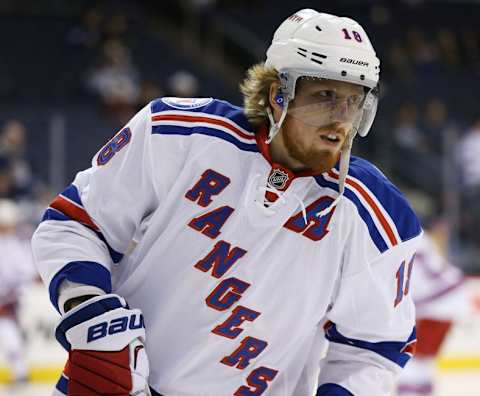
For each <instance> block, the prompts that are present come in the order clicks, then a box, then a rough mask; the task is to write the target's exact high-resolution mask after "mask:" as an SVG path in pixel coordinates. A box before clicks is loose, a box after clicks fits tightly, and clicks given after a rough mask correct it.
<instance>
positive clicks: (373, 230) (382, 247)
mask: <svg viewBox="0 0 480 396" xmlns="http://www.w3.org/2000/svg"><path fill="white" fill-rule="evenodd" d="M315 180H316V181H317V183H318V184H319V185H320V186H322V187H328V188H331V189H332V190H334V191H337V192H338V184H336V183H333V182H330V181H328V180H326V179H325V178H324V177H323V176H316V177H315ZM343 195H344V196H345V197H346V198H348V199H349V200H350V201H352V202H353V203H354V204H355V206H356V207H357V210H358V214H359V215H360V217H361V218H362V220H363V221H364V223H365V224H366V226H367V228H368V232H369V234H370V238H372V241H373V243H374V244H375V246H376V247H377V249H378V250H379V251H380V252H381V253H383V252H384V251H386V250H387V249H388V246H387V243H386V242H385V240H384V239H383V237H382V236H381V234H380V232H379V231H378V228H377V226H376V225H375V223H374V221H373V219H372V216H370V213H369V212H368V210H367V209H366V208H365V206H363V204H362V203H361V201H360V200H359V199H358V197H357V196H356V195H355V193H353V192H352V191H350V190H349V189H348V188H346V189H345V192H344V194H343Z"/></svg>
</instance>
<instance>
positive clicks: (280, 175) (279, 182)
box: [268, 169, 288, 190]
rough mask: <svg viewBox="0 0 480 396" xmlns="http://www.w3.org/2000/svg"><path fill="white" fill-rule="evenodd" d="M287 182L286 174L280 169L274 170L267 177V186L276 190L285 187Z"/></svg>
mask: <svg viewBox="0 0 480 396" xmlns="http://www.w3.org/2000/svg"><path fill="white" fill-rule="evenodd" d="M287 181H288V173H287V172H285V171H283V170H281V169H274V170H273V171H272V173H271V174H270V176H269V177H268V184H271V185H272V186H274V187H275V188H276V189H277V190H281V189H283V188H284V187H285V185H286V184H287Z"/></svg>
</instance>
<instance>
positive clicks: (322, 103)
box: [287, 77, 365, 127]
mask: <svg viewBox="0 0 480 396" xmlns="http://www.w3.org/2000/svg"><path fill="white" fill-rule="evenodd" d="M364 101H365V88H364V87H362V86H360V85H356V84H351V83H347V82H343V81H333V80H324V79H320V78H312V77H302V78H300V79H299V80H298V81H297V87H296V89H295V98H294V99H293V100H292V101H291V102H290V103H289V104H288V111H287V115H289V116H290V117H293V118H295V119H297V120H299V121H302V122H303V123H305V124H307V125H311V126H315V127H322V126H324V125H329V124H332V123H334V122H342V123H353V122H354V121H355V120H357V119H358V117H359V115H360V114H361V112H362V108H363V104H364Z"/></svg>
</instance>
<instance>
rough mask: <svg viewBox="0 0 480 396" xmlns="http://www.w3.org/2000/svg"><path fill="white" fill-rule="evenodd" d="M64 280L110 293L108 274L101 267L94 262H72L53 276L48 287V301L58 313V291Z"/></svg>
mask: <svg viewBox="0 0 480 396" xmlns="http://www.w3.org/2000/svg"><path fill="white" fill-rule="evenodd" d="M64 280H69V281H71V282H76V283H81V284H84V285H90V286H95V287H98V288H100V289H102V290H103V291H105V293H107V294H108V293H110V292H111V291H112V280H111V277H110V272H109V271H108V269H106V268H105V267H104V266H103V265H101V264H99V263H96V262H94V261H72V262H70V263H68V264H67V265H65V266H64V267H62V269H60V271H58V272H57V273H56V274H55V276H54V277H53V278H52V280H51V281H50V285H49V287H48V291H49V294H50V301H51V302H52V304H53V306H54V307H55V309H56V310H57V311H59V312H60V309H59V308H58V296H59V294H58V290H59V288H60V285H61V283H62V282H63V281H64Z"/></svg>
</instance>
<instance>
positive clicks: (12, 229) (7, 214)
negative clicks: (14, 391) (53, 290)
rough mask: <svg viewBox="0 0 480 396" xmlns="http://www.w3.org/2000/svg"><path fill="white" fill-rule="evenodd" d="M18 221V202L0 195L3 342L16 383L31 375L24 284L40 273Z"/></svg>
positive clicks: (0, 321)
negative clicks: (22, 319) (21, 318)
mask: <svg viewBox="0 0 480 396" xmlns="http://www.w3.org/2000/svg"><path fill="white" fill-rule="evenodd" d="M18 222H19V212H18V208H17V206H16V204H15V203H14V202H13V201H10V200H7V199H0V246H1V251H2V254H1V255H0V284H1V287H0V345H1V347H2V351H3V355H4V356H5V358H6V360H7V363H8V366H9V368H10V370H11V373H12V382H13V383H20V382H23V381H26V379H27V376H28V366H27V362H26V356H25V354H24V345H23V344H24V340H23V337H22V330H21V328H20V325H19V323H18V317H17V313H18V308H19V301H20V297H21V294H22V292H23V291H24V288H25V287H26V286H27V285H28V284H29V283H30V282H31V281H32V280H33V279H34V278H35V277H36V272H35V267H34V266H33V261H32V256H31V250H30V246H29V243H28V241H27V240H22V239H21V238H20V237H19V236H18V235H17V234H16V228H17V224H18Z"/></svg>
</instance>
